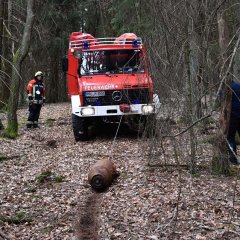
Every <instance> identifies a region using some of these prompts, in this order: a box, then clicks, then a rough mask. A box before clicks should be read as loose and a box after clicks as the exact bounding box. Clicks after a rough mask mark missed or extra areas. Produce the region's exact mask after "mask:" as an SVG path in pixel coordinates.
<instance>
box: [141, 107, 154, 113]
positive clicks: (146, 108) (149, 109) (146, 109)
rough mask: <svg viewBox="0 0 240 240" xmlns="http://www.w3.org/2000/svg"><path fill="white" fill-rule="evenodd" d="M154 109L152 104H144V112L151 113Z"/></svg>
mask: <svg viewBox="0 0 240 240" xmlns="http://www.w3.org/2000/svg"><path fill="white" fill-rule="evenodd" d="M153 111H154V107H153V106H152V105H143V106H142V112H143V114H146V115H147V114H151V113H153Z"/></svg>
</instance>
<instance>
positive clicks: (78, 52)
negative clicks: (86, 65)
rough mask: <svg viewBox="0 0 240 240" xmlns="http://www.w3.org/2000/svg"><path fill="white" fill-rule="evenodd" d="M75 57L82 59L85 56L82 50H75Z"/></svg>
mask: <svg viewBox="0 0 240 240" xmlns="http://www.w3.org/2000/svg"><path fill="white" fill-rule="evenodd" d="M73 55H74V57H75V58H77V59H81V58H82V56H83V53H82V50H80V49H77V50H75V51H74V52H73Z"/></svg>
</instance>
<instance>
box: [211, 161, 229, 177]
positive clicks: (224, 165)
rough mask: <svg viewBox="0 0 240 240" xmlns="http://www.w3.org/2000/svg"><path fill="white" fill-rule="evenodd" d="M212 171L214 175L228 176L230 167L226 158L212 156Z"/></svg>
mask: <svg viewBox="0 0 240 240" xmlns="http://www.w3.org/2000/svg"><path fill="white" fill-rule="evenodd" d="M212 173H213V174H216V175H226V176H230V167H229V164H228V160H226V159H225V160H224V159H219V158H218V157H213V159H212Z"/></svg>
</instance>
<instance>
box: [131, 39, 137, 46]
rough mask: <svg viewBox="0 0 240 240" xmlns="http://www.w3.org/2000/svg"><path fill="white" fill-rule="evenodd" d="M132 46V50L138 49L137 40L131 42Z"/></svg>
mask: <svg viewBox="0 0 240 240" xmlns="http://www.w3.org/2000/svg"><path fill="white" fill-rule="evenodd" d="M132 46H133V47H134V48H137V47H138V40H137V39H134V40H133V41H132Z"/></svg>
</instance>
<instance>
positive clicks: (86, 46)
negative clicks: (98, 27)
mask: <svg viewBox="0 0 240 240" xmlns="http://www.w3.org/2000/svg"><path fill="white" fill-rule="evenodd" d="M83 48H84V49H88V48H89V42H87V41H86V42H84V43H83Z"/></svg>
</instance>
